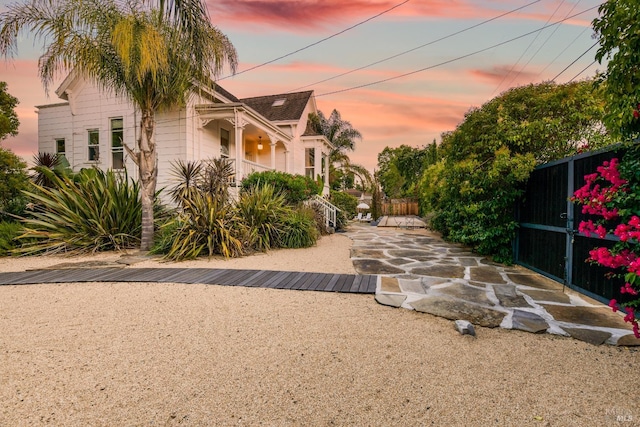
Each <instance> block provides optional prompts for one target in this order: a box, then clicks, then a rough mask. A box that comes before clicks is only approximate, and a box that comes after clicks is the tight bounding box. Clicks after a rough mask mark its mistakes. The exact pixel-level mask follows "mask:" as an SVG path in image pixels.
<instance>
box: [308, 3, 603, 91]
mask: <svg viewBox="0 0 640 427" xmlns="http://www.w3.org/2000/svg"><path fill="white" fill-rule="evenodd" d="M598 7H600V6H593V7H590V8H589V9H586V10H583V11H582V12H578V13H576V14H574V15H571V16H568V17H566V18H564V19H561V20H560V21H557V22H554V23H553V24H548V25H545V26H544V27H541V28H538V29H537V30H533V31H529V32H528V33H525V34H522V35H519V36H517V37H513V38H511V39H509V40H505V41H503V42H500V43H497V44H494V45H492V46H489V47H486V48H484V49H480V50H476V51H475V52H471V53H468V54H466V55H462V56H458V57H456V58H453V59H450V60H448V61H444V62H440V63H438V64H435V65H430V66H428V67H424V68H420V69H418V70H414V71H410V72H408V73H404V74H399V75H397V76H394V77H389V78H386V79H382V80H377V81H374V82H371V83H365V84H361V85H358V86H352V87H349V88H346V89H340V90H334V91H332V92H325V93H322V94H319V95H315V97H316V98H318V97H320V96H327V95H334V94H336V93H342V92H348V91H352V90H355V89H362V88H364V87H368V86H374V85H377V84H380V83H386V82H388V81H391V80H396V79H399V78H402V77H406V76H410V75H413V74H417V73H421V72H423V71H427V70H431V69H433V68H437V67H440V66H442V65H446V64H450V63H452V62H456V61H459V60H461V59H465V58H468V57H470V56H474V55H477V54H479V53H482V52H486V51H488V50H491V49H494V48H496V47H499V46H502V45H505V44H507V43H511V42H513V41H515V40H519V39H521V38H524V37H527V36H530V35H531V34H535V33H537V32H540V31H542V30H544V29H546V28H549V27H553V26H554V25H558V24H560V23H561V22H564V21H567V20H569V19H571V18H575V17H576V16H579V15H582V14H583V13H586V12H590V11H592V10H594V9H597V8H598ZM585 53H586V52H585Z"/></svg>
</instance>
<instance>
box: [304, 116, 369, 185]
mask: <svg viewBox="0 0 640 427" xmlns="http://www.w3.org/2000/svg"><path fill="white" fill-rule="evenodd" d="M309 122H310V126H311V129H313V131H315V132H316V133H318V134H319V135H324V136H325V137H326V138H327V140H329V142H330V143H331V145H332V146H333V149H332V150H331V153H330V155H329V162H330V163H331V165H336V164H337V165H338V167H339V168H340V169H342V171H343V172H344V173H345V174H354V175H356V176H358V177H359V178H360V181H361V182H362V185H363V187H364V188H365V190H366V191H368V190H369V189H371V188H373V177H372V176H371V173H370V172H369V171H368V170H367V169H366V168H365V167H364V166H361V165H358V164H356V163H352V162H351V159H349V156H348V155H347V153H346V152H347V151H353V150H354V149H355V147H356V140H357V139H362V134H361V133H360V132H359V131H358V130H357V129H354V128H353V126H352V125H351V123H350V122H348V121H346V120H343V119H342V116H341V115H340V112H339V111H338V110H335V109H334V110H333V111H332V112H331V115H330V116H329V118H326V117H325V115H324V114H323V113H322V111H318V113H317V114H315V113H310V114H309Z"/></svg>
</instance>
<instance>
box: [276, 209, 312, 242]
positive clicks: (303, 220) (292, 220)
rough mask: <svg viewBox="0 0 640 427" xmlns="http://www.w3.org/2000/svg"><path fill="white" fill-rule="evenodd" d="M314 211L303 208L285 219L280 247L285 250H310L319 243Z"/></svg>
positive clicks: (294, 211)
mask: <svg viewBox="0 0 640 427" xmlns="http://www.w3.org/2000/svg"><path fill="white" fill-rule="evenodd" d="M314 216H315V214H314V211H313V210H312V209H310V208H305V207H301V208H298V209H295V210H293V211H292V212H291V213H290V214H289V215H287V216H286V217H284V218H283V224H282V232H281V234H280V246H282V247H283V248H291V249H293V248H308V247H310V246H313V245H315V244H316V242H317V241H318V237H319V235H320V233H319V232H318V228H317V227H316V222H315V219H314Z"/></svg>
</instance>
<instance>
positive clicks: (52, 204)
mask: <svg viewBox="0 0 640 427" xmlns="http://www.w3.org/2000/svg"><path fill="white" fill-rule="evenodd" d="M51 178H52V180H53V187H52V188H47V187H43V186H39V185H34V187H35V189H36V190H35V191H29V192H25V194H26V195H27V197H29V198H30V199H31V201H32V203H34V206H35V211H34V212H33V213H32V214H31V215H30V216H29V217H28V218H25V219H24V220H23V223H24V225H25V232H24V233H23V234H22V235H21V236H19V237H18V239H20V240H22V241H23V242H25V243H24V244H23V246H22V247H20V248H17V249H16V251H17V252H19V253H38V252H48V253H51V252H62V251H73V252H96V251H103V250H113V249H116V250H121V249H125V248H134V247H136V246H137V245H139V243H140V233H141V226H140V224H141V222H142V218H141V215H142V211H141V205H140V199H139V185H138V184H137V183H135V182H134V181H130V180H129V178H128V176H127V175H126V174H124V175H119V174H116V173H114V172H113V171H108V172H103V171H101V170H99V169H84V170H82V171H81V172H79V173H78V174H77V175H76V176H75V177H74V178H73V179H71V178H68V177H64V176H63V177H59V176H55V175H54V176H51Z"/></svg>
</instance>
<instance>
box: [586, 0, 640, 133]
mask: <svg viewBox="0 0 640 427" xmlns="http://www.w3.org/2000/svg"><path fill="white" fill-rule="evenodd" d="M638 7H640V4H639V3H638V0H609V1H607V2H605V3H603V4H602V5H601V6H600V8H599V9H598V11H599V14H600V16H599V17H598V18H596V19H594V20H593V23H592V24H593V29H594V30H595V33H596V37H597V38H598V41H599V43H600V48H599V49H598V52H597V53H596V60H597V61H598V62H599V63H601V64H602V60H603V59H605V58H606V59H607V60H608V64H607V70H606V71H605V72H604V73H603V75H602V79H601V81H602V82H605V84H604V92H605V96H606V101H607V103H606V115H605V116H604V121H605V123H606V124H607V127H608V128H609V130H610V132H611V133H612V134H614V135H615V136H616V137H637V136H638V135H639V134H640V120H639V116H640V20H639V19H638ZM634 112H635V113H634Z"/></svg>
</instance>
